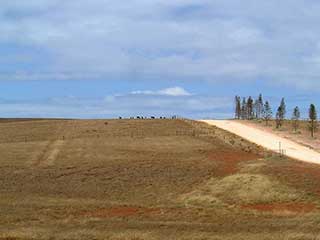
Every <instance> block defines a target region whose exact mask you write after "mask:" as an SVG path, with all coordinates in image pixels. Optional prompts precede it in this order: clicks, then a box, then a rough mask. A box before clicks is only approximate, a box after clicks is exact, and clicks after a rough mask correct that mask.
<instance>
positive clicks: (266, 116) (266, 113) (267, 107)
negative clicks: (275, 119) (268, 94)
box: [263, 101, 272, 126]
mask: <svg viewBox="0 0 320 240" xmlns="http://www.w3.org/2000/svg"><path fill="white" fill-rule="evenodd" d="M263 118H264V120H265V121H266V126H268V123H269V121H270V119H271V118H272V109H271V107H270V104H269V102H268V101H266V102H265V104H264V109H263Z"/></svg>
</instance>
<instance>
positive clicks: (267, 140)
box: [201, 120, 320, 164]
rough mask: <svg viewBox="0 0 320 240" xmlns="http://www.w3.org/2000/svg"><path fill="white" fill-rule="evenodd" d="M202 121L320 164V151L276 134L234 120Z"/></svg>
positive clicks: (298, 158)
mask: <svg viewBox="0 0 320 240" xmlns="http://www.w3.org/2000/svg"><path fill="white" fill-rule="evenodd" d="M201 121H202V122H205V123H208V124H210V125H215V126H217V127H218V128H221V129H224V130H226V131H229V132H232V133H234V134H236V135H238V136H241V137H242V138H244V139H247V140H249V141H250V142H253V143H256V144H258V145H260V146H263V147H265V148H267V149H269V150H273V151H279V148H280V147H281V149H283V150H285V154H286V155H287V156H288V157H291V158H295V159H297V160H301V161H305V162H310V163H316V164H320V153H318V152H316V151H314V150H312V149H310V148H307V147H305V146H302V145H300V144H298V143H295V142H293V141H291V140H288V139H285V138H282V137H279V136H277V135H275V134H272V133H268V132H265V131H262V130H260V129H257V128H254V127H251V126H247V125H244V124H241V123H239V122H235V121H232V120H201Z"/></svg>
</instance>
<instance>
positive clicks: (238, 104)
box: [235, 96, 241, 119]
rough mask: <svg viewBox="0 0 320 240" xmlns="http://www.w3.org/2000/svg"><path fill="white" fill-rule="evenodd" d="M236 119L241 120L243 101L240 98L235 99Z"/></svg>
mask: <svg viewBox="0 0 320 240" xmlns="http://www.w3.org/2000/svg"><path fill="white" fill-rule="evenodd" d="M235 118H236V119H240V118H241V99H240V97H239V96H236V97H235Z"/></svg>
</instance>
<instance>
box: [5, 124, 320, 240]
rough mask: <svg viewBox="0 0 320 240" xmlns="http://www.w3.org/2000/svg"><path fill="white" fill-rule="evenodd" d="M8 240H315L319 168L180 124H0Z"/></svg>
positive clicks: (222, 134)
mask: <svg viewBox="0 0 320 240" xmlns="http://www.w3.org/2000/svg"><path fill="white" fill-rule="evenodd" d="M0 132H1V134H0V152H1V155H0V196H1V198H0V216H1V217H0V239H15V238H17V239H54V238H57V239H92V238H94V237H95V238H96V239H119V240H120V239H121V240H127V239H135V240H137V239H235V238H236V239H315V237H316V236H317V234H320V230H319V229H318V226H319V223H320V213H319V211H318V206H319V203H320V201H319V200H318V198H319V195H320V167H319V166H315V165H311V164H305V163H300V162H297V161H293V160H289V159H279V158H277V157H269V158H266V157H263V156H261V155H259V152H260V149H259V148H257V147H256V146H254V145H252V144H250V143H247V142H245V141H244V140H242V139H240V138H238V137H236V136H234V135H232V134H228V133H225V132H223V131H222V130H219V129H216V128H214V127H210V126H208V125H206V124H202V123H195V122H190V121H182V120H130V121H129V120H108V121H107V120H90V121H89V120H88V121H87V120H83V121H80V120H37V121H22V122H21V121H7V122H3V123H1V124H0Z"/></svg>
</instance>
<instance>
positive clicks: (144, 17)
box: [0, 0, 320, 90]
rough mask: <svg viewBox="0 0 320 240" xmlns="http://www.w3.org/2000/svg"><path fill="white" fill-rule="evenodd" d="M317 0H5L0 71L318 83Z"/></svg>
mask: <svg viewBox="0 0 320 240" xmlns="http://www.w3.org/2000/svg"><path fill="white" fill-rule="evenodd" d="M319 10H320V2H319V1H315V0H306V1H299V0H283V1H280V2H279V1H277V0H270V1H264V2H261V1H259V2H258V1H255V0H248V1H241V0H230V1H225V0H210V1H209V0H204V1H196V0H172V1H160V0H148V1H146V0H132V1H129V2H128V1H112V0H91V1H87V0H71V1H62V0H29V1H20V0H10V1H9V0H4V1H2V2H1V9H0V31H1V36H0V51H1V52H2V53H3V54H2V57H3V58H2V59H1V62H0V63H1V65H0V79H5V80H8V79H9V80H34V79H36V80H41V79H52V80H57V79H60V80H63V79H75V80H76V79H105V80H108V79H111V78H119V79H123V78H126V79H132V80H139V79H142V78H143V79H150V80H152V79H155V78H156V79H161V78H166V79H168V78H169V79H184V80H186V81H199V80H203V81H212V82H215V81H216V82H219V81H222V82H226V83H228V82H233V83H235V84H241V82H243V81H246V82H250V81H266V82H268V83H269V84H271V85H289V86H297V87H300V88H306V89H313V90H320V81H319V80H318V79H319V78H320V30H319V27H318V23H319V20H320V15H319Z"/></svg>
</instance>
